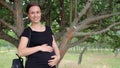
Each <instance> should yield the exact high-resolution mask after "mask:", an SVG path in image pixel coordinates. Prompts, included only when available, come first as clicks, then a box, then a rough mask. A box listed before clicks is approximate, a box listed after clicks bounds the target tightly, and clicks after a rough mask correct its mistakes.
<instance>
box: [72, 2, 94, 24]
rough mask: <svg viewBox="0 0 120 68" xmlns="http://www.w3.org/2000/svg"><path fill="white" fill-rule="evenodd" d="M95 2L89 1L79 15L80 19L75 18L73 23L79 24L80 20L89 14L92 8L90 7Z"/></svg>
mask: <svg viewBox="0 0 120 68" xmlns="http://www.w3.org/2000/svg"><path fill="white" fill-rule="evenodd" d="M92 1H93V0H88V1H87V3H86V5H85V6H84V8H83V10H82V11H81V12H80V13H78V18H75V19H74V21H73V23H74V25H76V24H77V23H78V20H79V19H80V18H81V17H82V16H83V15H84V14H85V13H86V12H87V10H88V9H89V8H90V5H91V3H92Z"/></svg>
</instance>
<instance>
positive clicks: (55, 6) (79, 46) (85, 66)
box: [0, 0, 120, 68]
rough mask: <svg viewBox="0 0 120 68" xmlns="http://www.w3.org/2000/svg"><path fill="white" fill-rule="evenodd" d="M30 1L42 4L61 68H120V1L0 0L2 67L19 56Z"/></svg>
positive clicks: (44, 20) (0, 58)
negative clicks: (53, 37)
mask: <svg viewBox="0 0 120 68" xmlns="http://www.w3.org/2000/svg"><path fill="white" fill-rule="evenodd" d="M29 2H37V3H39V4H40V5H41V9H42V20H41V22H42V23H43V24H45V25H47V26H50V27H51V28H52V30H53V33H54V35H55V39H56V41H57V44H58V47H59V49H60V52H61V61H60V64H59V68H120V65H119V64H120V62H119V60H120V49H119V48H120V16H119V14H120V1H119V0H0V68H10V66H11V63H12V59H14V58H16V57H17V56H16V55H15V54H16V53H17V47H18V42H19V36H20V34H21V32H22V31H23V29H24V28H26V27H28V26H30V21H29V20H28V17H27V14H26V12H25V7H26V4H27V3H29Z"/></svg>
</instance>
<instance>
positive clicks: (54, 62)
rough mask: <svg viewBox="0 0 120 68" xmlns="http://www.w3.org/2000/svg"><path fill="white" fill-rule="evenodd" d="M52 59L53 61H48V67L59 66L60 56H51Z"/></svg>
mask: <svg viewBox="0 0 120 68" xmlns="http://www.w3.org/2000/svg"><path fill="white" fill-rule="evenodd" d="M51 58H52V59H51V60H49V61H48V65H49V66H51V67H53V66H55V65H57V63H58V62H59V60H60V58H59V57H58V56H56V55H54V56H51Z"/></svg>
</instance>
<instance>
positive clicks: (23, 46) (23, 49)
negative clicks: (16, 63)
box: [18, 37, 53, 56]
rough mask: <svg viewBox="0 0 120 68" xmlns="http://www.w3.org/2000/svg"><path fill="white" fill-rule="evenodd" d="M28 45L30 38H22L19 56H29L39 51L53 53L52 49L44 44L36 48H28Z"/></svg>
mask: <svg viewBox="0 0 120 68" xmlns="http://www.w3.org/2000/svg"><path fill="white" fill-rule="evenodd" d="M27 43H28V38H27V37H21V39H20V43H19V47H18V55H19V56H28V55H30V54H33V53H35V52H38V51H47V52H51V51H52V50H53V49H52V47H50V46H47V44H43V45H41V46H35V47H27Z"/></svg>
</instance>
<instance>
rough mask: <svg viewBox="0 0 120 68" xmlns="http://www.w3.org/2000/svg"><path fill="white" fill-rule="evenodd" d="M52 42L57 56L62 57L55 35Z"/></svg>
mask: <svg viewBox="0 0 120 68" xmlns="http://www.w3.org/2000/svg"><path fill="white" fill-rule="evenodd" d="M52 44H53V45H52V46H53V49H54V51H55V54H56V56H57V57H58V58H59V59H60V51H59V48H58V46H57V43H56V41H55V38H54V36H53V43H52Z"/></svg>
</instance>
